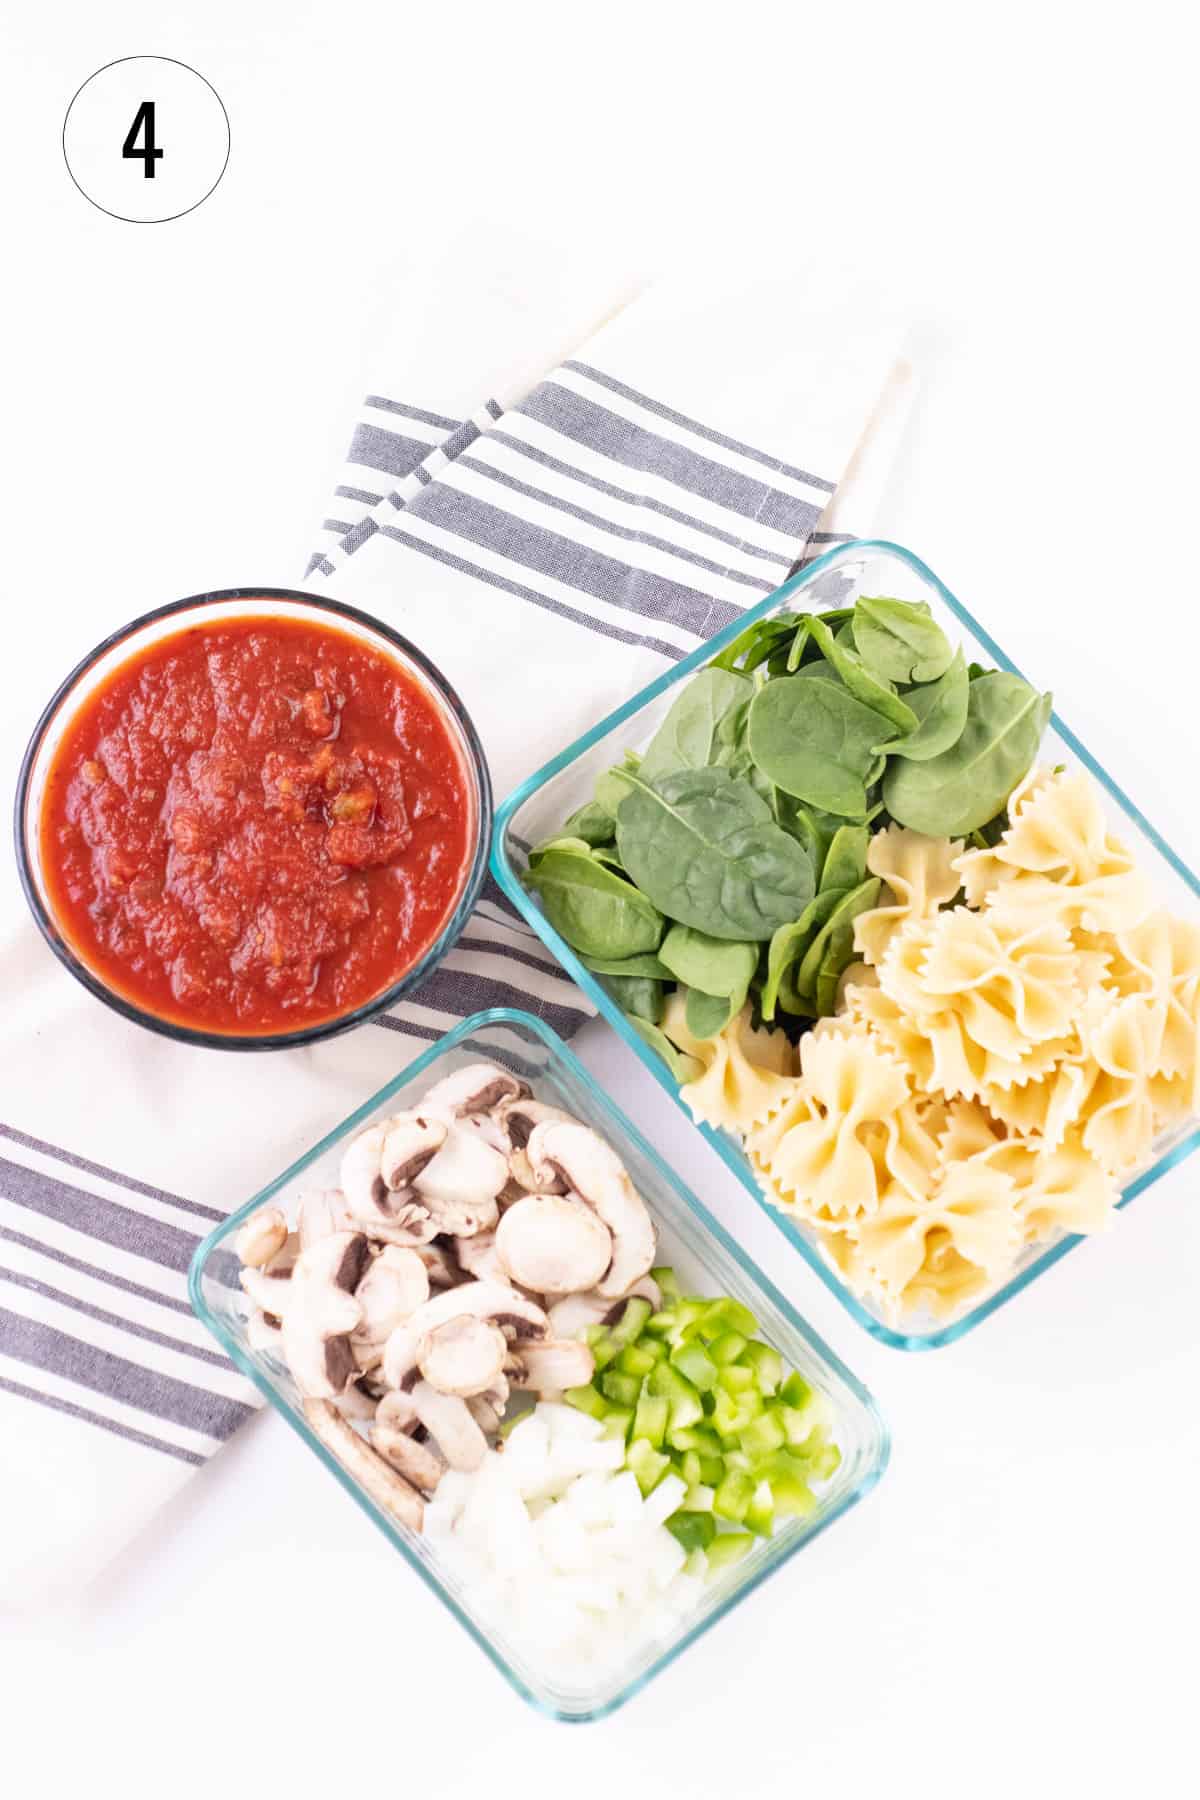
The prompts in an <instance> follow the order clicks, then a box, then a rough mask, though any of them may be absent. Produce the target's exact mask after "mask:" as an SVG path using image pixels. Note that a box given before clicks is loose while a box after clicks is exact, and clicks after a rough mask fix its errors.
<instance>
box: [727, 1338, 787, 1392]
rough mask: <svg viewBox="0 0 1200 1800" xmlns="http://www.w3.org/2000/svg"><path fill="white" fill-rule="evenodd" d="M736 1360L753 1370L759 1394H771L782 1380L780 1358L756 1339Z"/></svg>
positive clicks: (768, 1346)
mask: <svg viewBox="0 0 1200 1800" xmlns="http://www.w3.org/2000/svg"><path fill="white" fill-rule="evenodd" d="M738 1360H739V1361H740V1362H741V1363H742V1364H744V1365H745V1367H747V1368H750V1369H753V1370H754V1378H755V1380H756V1381H757V1383H758V1391H759V1393H760V1394H773V1393H774V1392H775V1391H776V1389H777V1388H778V1387H779V1384H780V1382H781V1381H782V1380H783V1358H782V1356H780V1354H779V1352H778V1350H773V1349H772V1348H771V1346H770V1344H764V1343H761V1342H760V1341H759V1340H758V1339H757V1338H755V1339H754V1340H753V1341H752V1342H751V1343H749V1344H747V1345H746V1348H745V1349H744V1350H743V1352H742V1354H741V1356H740V1358H739V1359H738Z"/></svg>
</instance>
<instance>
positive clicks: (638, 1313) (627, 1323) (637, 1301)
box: [610, 1294, 653, 1344]
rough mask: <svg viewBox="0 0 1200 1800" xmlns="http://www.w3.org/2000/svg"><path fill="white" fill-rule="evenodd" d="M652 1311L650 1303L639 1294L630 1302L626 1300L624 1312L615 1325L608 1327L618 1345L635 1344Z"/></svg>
mask: <svg viewBox="0 0 1200 1800" xmlns="http://www.w3.org/2000/svg"><path fill="white" fill-rule="evenodd" d="M652 1311H653V1308H652V1307H651V1305H650V1302H649V1301H648V1300H643V1299H642V1297H641V1295H640V1294H635V1295H634V1296H633V1298H632V1299H631V1300H627V1301H626V1302H625V1311H624V1312H623V1313H622V1314H621V1316H620V1318H619V1319H618V1320H617V1322H616V1324H615V1325H613V1326H611V1327H610V1329H611V1331H612V1334H613V1336H614V1337H615V1338H616V1340H617V1342H618V1344H634V1343H636V1342H637V1340H638V1338H640V1337H641V1335H642V1332H643V1331H644V1330H645V1328H646V1320H647V1319H648V1318H649V1317H650V1314H651V1312H652Z"/></svg>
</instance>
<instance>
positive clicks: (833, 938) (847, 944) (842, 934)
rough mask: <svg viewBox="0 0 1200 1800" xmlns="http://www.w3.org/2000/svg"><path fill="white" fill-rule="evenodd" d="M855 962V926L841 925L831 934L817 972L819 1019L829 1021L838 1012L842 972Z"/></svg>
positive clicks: (851, 924)
mask: <svg viewBox="0 0 1200 1800" xmlns="http://www.w3.org/2000/svg"><path fill="white" fill-rule="evenodd" d="M853 961H854V924H853V921H852V922H851V923H850V924H849V925H839V926H838V928H837V930H836V931H833V932H831V933H830V936H829V941H828V943H827V944H826V946H825V954H824V956H823V957H822V958H821V967H820V969H819V970H818V971H817V987H816V1004H817V1017H818V1018H820V1019H827V1018H828V1017H829V1016H830V1014H831V1013H834V1012H836V1011H837V991H838V983H839V981H840V980H841V979H842V971H843V970H844V969H848V968H849V966H850V964H851V963H852V962H853Z"/></svg>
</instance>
